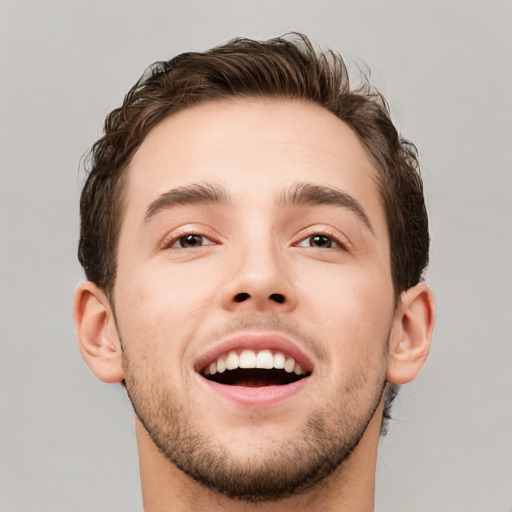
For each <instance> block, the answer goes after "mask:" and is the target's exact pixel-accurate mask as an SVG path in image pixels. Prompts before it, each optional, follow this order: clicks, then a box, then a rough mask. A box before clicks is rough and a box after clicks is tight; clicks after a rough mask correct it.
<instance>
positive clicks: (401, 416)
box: [0, 0, 512, 512]
mask: <svg viewBox="0 0 512 512" xmlns="http://www.w3.org/2000/svg"><path fill="white" fill-rule="evenodd" d="M290 30H300V31H303V32H305V33H307V34H308V35H309V36H310V37H311V38H312V39H314V40H316V41H317V42H318V43H319V44H321V45H322V46H330V47H333V48H335V49H338V50H339V51H341V52H342V53H343V54H344V56H345V57H346V59H347V60H348V61H349V63H353V62H354V61H356V62H359V63H361V62H363V60H364V61H366V62H367V63H368V64H369V65H370V67H371V68H372V79H373V83H374V84H375V85H376V86H377V87H378V88H380V89H381V91H382V92H383V93H384V94H385V96H386V97H387V99H388V100H389V102H390V105H391V108H392V112H393V117H394V120H395V121H396V123H397V124H398V125H399V127H400V128H401V130H402V132H403V134H404V135H405V136H406V137H408V138H410V139H412V140H413V141H414V142H415V143H416V144H417V146H418V147H419V150H420V156H421V159H422V162H423V173H424V180H425V187H426V195H427V200H428V206H429V210H430V215H431V217H430V218H431V227H432V229H431V231H432V240H433V250H432V259H431V266H430V270H429V273H428V281H429V282H430V284H431V285H432V287H433V288H434V290H435V292H436V294H437V307H438V313H439V316H438V323H437V328H436V331H435V336H434V341H433V347H432V351H431V356H430V359H429V361H428V363H427V365H426V367H425V369H424V370H423V372H422V374H421V376H420V377H419V378H418V379H417V381H415V382H414V383H412V384H410V385H408V386H406V387H404V388H403V389H402V392H401V395H400V397H399V398H398V400H397V403H396V406H395V409H394V413H395V416H396V418H397V420H396V421H394V422H393V424H392V426H391V431H390V434H389V435H388V436H387V437H386V438H385V439H384V440H383V442H382V444H381V450H380V456H379V465H378V474H377V509H376V510H377V511H381V512H387V511H389V512H427V511H428V512H431V511H435V512H441V511H447V512H456V511H461V512H462V511H463V512H471V511H475V512H489V511H497V512H505V511H511V510H512V442H511V435H512V371H511V369H512V339H511V338H512V337H511V334H510V332H511V328H510V323H511V316H512V237H511V233H512V201H511V199H510V197H511V193H512V173H511V170H512V169H511V167H512V165H511V164H512V149H511V145H512V142H511V141H512V124H511V118H512V101H511V94H512V65H511V62H512V60H511V57H512V35H511V34H512V2H510V1H505V0H501V1H500V0H487V1H478V2H475V1H443V2H439V1H430V2H428V1H424V2H417V1H416V2H415V1H411V0H409V1H403V2H399V1H389V0H388V1H375V2H372V1H364V0H360V1H334V0H333V1H326V0H321V1H313V0H308V1H303V0H295V1H279V0H273V1H266V0H263V1H262V0H259V1H253V2H249V1H243V0H231V1H229V0H218V1H204V2H199V1H195V2H194V1H187V2H185V1H183V2H182V1H167V2H164V1H160V2H156V1H146V2H133V1H124V2H114V1H103V2H95V1H88V2H79V1H66V2H52V1H38V2H30V1H23V0H17V1H14V0H9V1H0V41H1V46H0V69H1V73H2V79H1V89H0V93H1V98H0V105H1V106H0V108H1V111H0V123H1V124H0V126H1V127H0V129H1V132H0V146H1V160H0V170H1V183H0V195H1V197H0V209H1V210H0V230H1V238H0V251H1V265H0V272H1V275H0V277H1V286H0V292H1V308H0V315H1V318H0V326H1V327H0V343H1V344H0V394H1V395H0V419H1V423H0V429H1V430H0V510H1V511H8V512H11V511H16V512H17V511H51V512H64V511H66V512H70V511H71V512H73V511H114V512H115V511H123V512H124V511H127V512H130V511H140V510H142V505H141V499H140V485H139V480H138V467H137V456H136V446H135V437H134V431H133V419H132V413H131V410H130V406H129V404H128V401H127V399H126V397H125V396H124V392H123V391H122V389H121V388H120V386H109V385H107V384H103V383H101V382H99V381H97V380H96V379H95V378H94V377H93V376H92V374H90V372H89V371H88V369H87V367H86V366H85V364H84V363H83V362H82V360H81V357H80V354H79V352H78V349H77V347H76V343H75V339H74V332H73V327H72V321H71V297H72V292H73V289H74V287H75V285H76V284H77V283H78V282H79V281H80V280H81V279H82V273H81V270H80V268H79V265H78V263H77V260H76V257H75V252H76V251H75V248H76V242H77V233H78V215H77V209H78V208H77V204H78V197H79V190H80V186H81V183H82V179H83V177H82V175H81V174H79V172H78V163H79V160H80V157H81V155H82V154H83V153H84V151H85V150H86V149H87V148H88V146H89V145H90V144H91V143H92V142H93V141H94V140H95V139H96V136H97V135H98V134H99V133H100V129H101V126H102V122H103V119H104V117H105V115H106V114H107V113H108V112H109V111H110V110H111V109H112V108H114V107H116V106H117V105H118V104H119V102H120V101H121V98H122V96H123V94H124V93H125V92H126V91H127V89H128V88H129V86H130V85H131V84H132V83H133V82H134V81H135V79H136V78H138V76H139V75H140V74H141V73H142V71H143V70H144V69H145V67H146V66H147V65H148V64H149V63H151V62H153V61H155V60H158V59H165V58H169V57H171V56H173V55H175V54H176V53H178V52H182V51H188V50H201V49H205V48H208V47H211V46H213V45H215V44H218V43H220V42H222V41H225V40H227V39H229V38H231V37H233V36H236V35H245V36H249V37H255V38H268V37H272V36H275V35H280V34H282V33H284V32H287V31H290ZM362 59H363V60H362ZM350 65H351V67H353V68H354V67H355V66H354V65H353V64H350Z"/></svg>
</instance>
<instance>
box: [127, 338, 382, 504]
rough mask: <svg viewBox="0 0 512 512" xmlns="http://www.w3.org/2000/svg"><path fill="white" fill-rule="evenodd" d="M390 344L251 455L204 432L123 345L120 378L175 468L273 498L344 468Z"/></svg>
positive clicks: (372, 407)
mask: <svg viewBox="0 0 512 512" xmlns="http://www.w3.org/2000/svg"><path fill="white" fill-rule="evenodd" d="M122 345H124V344H123V343H122ZM388 346H389V336H388V339H387V343H386V345H385V354H383V357H382V359H381V360H380V361H378V362H376V363H375V362H374V365H373V366H372V365H370V364H368V365H361V367H359V368H358V369H357V370H354V371H353V372H352V375H351V376H349V377H348V378H347V382H346V383H345V384H344V385H340V386H339V389H338V390H337V392H336V393H334V395H333V399H332V400H330V401H329V402H324V403H323V404H319V405H318V406H317V407H316V408H315V409H313V410H312V411H311V413H310V415H309V417H308V419H307V420H306V421H305V423H304V425H303V426H302V427H301V428H300V429H299V431H298V433H297V434H296V435H295V436H294V437H293V438H292V439H288V440H286V441H282V442H280V443H279V445H278V446H274V445H271V446H264V447H262V448H261V449H260V450H259V451H258V455H257V456H254V457H252V458H250V459H249V458H245V459H244V458H242V457H240V456H239V455H237V453H236V452H233V451H232V450H230V449H229V448H228V447H227V446H225V445H224V444H222V443H221V442H220V441H219V440H217V439H215V438H213V437H212V436H210V435H209V433H208V426H207V424H208V422H207V419H206V418H199V419H196V420H195V421H194V419H193V418H191V415H190V410H189V408H186V407H185V405H183V404H182V405H180V400H179V397H176V396H174V395H173V393H172V390H171V389H169V386H167V387H166V386H165V384H164V383H163V378H160V379H159V378H158V377H156V376H155V374H154V372H153V373H151V368H149V365H148V364H147V363H148V362H147V359H146V358H143V359H142V360H143V361H144V362H145V364H144V366H146V367H145V368H142V367H141V359H138V360H136V358H133V357H130V356H129V354H128V353H127V350H126V349H123V364H124V370H125V384H126V390H127V393H128V396H129V399H130V401H131V403H132V405H133V408H134V411H135V414H136V415H137V417H138V418H139V420H140V422H141V423H142V425H143V426H144V428H145V429H146V430H147V432H148V434H149V436H150V438H151V439H152V441H153V442H154V443H155V445H156V447H157V448H158V450H159V451H160V452H161V453H162V454H163V455H164V456H165V457H166V458H167V459H168V460H169V461H170V462H171V463H172V464H174V465H175V466H176V467H178V468H179V469H180V470H181V471H183V472H184V473H186V474H187V475H189V476H190V477H191V478H193V479H194V480H195V481H196V482H198V483H199V484H201V485H203V486H205V487H207V488H208V489H210V490H213V491H216V492H218V493H220V494H222V495H224V496H227V497H229V498H232V499H237V500H244V501H248V502H265V501H267V502H269V501H277V500H280V499H284V498H286V497H289V496H291V495H293V494H297V493H301V492H304V491H307V490H308V489H310V488H311V487H313V486H314V485H315V484H318V483H319V482H321V481H322V480H324V479H325V478H326V477H328V476H329V475H331V474H332V473H333V472H334V471H335V470H337V469H342V466H343V463H344V462H345V461H347V460H348V459H349V457H350V455H351V454H352V453H353V451H354V449H355V448H356V447H357V445H358V443H359V441H360V440H361V438H362V437H363V434H364V432H365V431H366V429H367V427H368V425H369V423H370V421H371V420H372V418H373V416H374V415H375V413H376V411H377V409H378V407H379V404H380V403H381V400H382V396H383V393H384V389H385V386H386V381H385V356H386V355H387V351H388ZM150 375H151V376H152V377H151V378H148V376H150ZM361 404H365V405H364V406H362V405H361ZM197 422H199V423H200V424H199V425H198V423H197Z"/></svg>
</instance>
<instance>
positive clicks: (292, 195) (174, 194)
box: [143, 183, 375, 234]
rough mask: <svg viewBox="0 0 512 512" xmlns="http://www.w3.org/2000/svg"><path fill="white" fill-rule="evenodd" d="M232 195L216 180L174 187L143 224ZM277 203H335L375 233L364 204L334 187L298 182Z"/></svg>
mask: <svg viewBox="0 0 512 512" xmlns="http://www.w3.org/2000/svg"><path fill="white" fill-rule="evenodd" d="M229 202H230V196H229V194H228V192H227V190H226V189H225V188H224V187H222V186H221V185H219V184H216V183H194V184H192V185H187V186H184V187H178V188H174V189H172V190H169V191H167V192H164V193H163V194H161V195H160V196H158V197H157V198H156V199H155V200H154V201H152V202H151V204H150V205H149V206H148V208H147V210H146V215H145V216H144V222H143V223H144V224H145V223H147V222H149V221H150V220H151V219H152V218H153V217H154V216H155V215H156V214H157V213H159V212H160V211H162V210H166V209H168V208H171V207H173V206H178V205H180V206H183V205H194V204H227V203H229ZM276 204H277V205H278V206H294V205H333V206H340V207H343V208H348V209H349V210H351V211H353V212H354V213H355V214H356V215H357V216H358V217H359V218H360V219H361V220H362V221H363V222H364V224H365V225H366V226H367V227H368V229H369V230H370V231H371V232H372V233H373V234H375V231H374V229H373V226H372V224H371V222H370V219H369V218H368V215H366V212H365V211H364V209H363V207H362V206H361V205H360V204H359V202H358V201H356V199H354V198H353V197H352V196H351V195H350V194H348V193H347V192H344V191H343V190H340V189H337V188H335V187H329V186H325V185H315V184H313V183H296V184H294V185H292V186H290V187H288V188H287V189H286V190H284V191H283V192H282V193H281V195H280V196H279V197H278V198H277V200H276Z"/></svg>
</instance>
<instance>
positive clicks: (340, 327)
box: [299, 267, 394, 368]
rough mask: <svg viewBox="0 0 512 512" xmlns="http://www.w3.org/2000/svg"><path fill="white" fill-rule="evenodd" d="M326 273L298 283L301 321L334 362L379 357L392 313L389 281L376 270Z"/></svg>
mask: <svg viewBox="0 0 512 512" xmlns="http://www.w3.org/2000/svg"><path fill="white" fill-rule="evenodd" d="M329 270H330V271H325V272H323V273H320V272H319V273H317V275H315V276H313V275H312V274H311V273H309V274H304V276H303V278H302V279H301V283H302V284H301V288H302V289H301V290H300V291H299V293H300V294H301V295H302V296H303V297H304V300H303V302H302V305H301V314H302V316H303V318H305V319H308V320H309V322H310V326H309V327H310V328H313V332H317V334H318V335H319V336H321V337H322V338H323V339H324V340H325V342H326V343H328V344H329V346H330V351H331V354H332V355H333V357H334V358H335V359H336V360H337V363H336V364H338V365H341V366H342V367H347V368H348V367H349V366H350V365H351V364H352V365H353V364H354V360H355V359H358V358H359V359H364V360H366V361H368V362H371V361H376V360H380V359H382V355H383V354H385V353H386V349H387V341H388V337H389V331H390V329H391V325H392V318H393V311H394V295H393V287H392V283H391V278H390V277H389V278H388V277H387V276H386V274H385V273H383V272H382V271H381V270H380V269H378V268H375V269H373V270H372V269H362V270H361V271H359V272H356V271H354V269H353V268H351V269H348V268H346V269H345V268H343V267H338V268H335V267H333V268H331V269H329ZM318 329H319V330H318Z"/></svg>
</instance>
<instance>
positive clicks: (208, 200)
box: [144, 183, 229, 224]
mask: <svg viewBox="0 0 512 512" xmlns="http://www.w3.org/2000/svg"><path fill="white" fill-rule="evenodd" d="M228 202H229V195H228V193H227V191H226V189H225V188H224V187H222V186H220V185H217V184H214V183H194V184H192V185H187V186H185V187H178V188H174V189H172V190H169V191H168V192H164V193H163V194H161V195H160V196H158V197H157V198H156V199H155V200H154V201H153V202H152V203H151V204H150V205H149V206H148V208H147V210H146V215H145V216H144V224H145V223H147V222H149V220H151V219H152V218H153V217H154V216H155V215H156V214H157V213H159V212H160V211H162V210H166V209H167V208H171V207H173V206H177V205H180V206H183V205H190V204H225V203H228Z"/></svg>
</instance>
